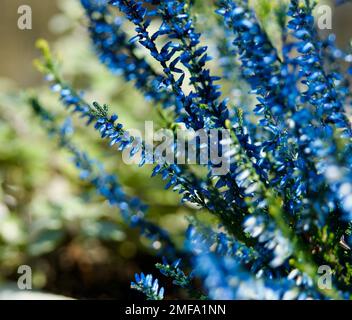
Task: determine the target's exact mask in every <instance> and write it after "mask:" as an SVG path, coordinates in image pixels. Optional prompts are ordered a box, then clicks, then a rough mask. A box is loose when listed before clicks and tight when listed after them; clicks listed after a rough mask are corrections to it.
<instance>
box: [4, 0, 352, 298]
mask: <svg viewBox="0 0 352 320" xmlns="http://www.w3.org/2000/svg"><path fill="white" fill-rule="evenodd" d="M257 1H259V2H260V1H261V0H257ZM206 2H207V1H203V4H205V6H203V9H204V8H205V9H204V10H209V7H208V8H206V7H207V4H206ZM209 2H211V1H209ZM23 4H26V5H30V6H31V8H32V13H33V28H32V30H25V31H21V30H19V29H18V27H17V19H18V17H19V15H18V13H17V9H18V7H19V6H20V5H23ZM351 16H352V5H351V4H347V5H344V6H342V7H339V8H335V9H334V16H333V27H334V30H333V32H334V33H336V35H337V39H338V43H339V45H340V46H342V47H346V46H347V45H348V43H349V39H351V38H352V28H351V27H352V20H351ZM38 38H45V39H47V40H48V41H49V42H50V44H51V45H52V47H53V49H54V51H55V52H56V53H57V54H58V55H59V57H60V59H61V61H62V72H63V74H64V75H65V77H66V78H67V79H69V80H70V81H71V82H72V83H73V84H74V85H75V87H76V88H82V89H84V90H85V91H86V98H87V100H88V101H92V100H97V101H100V102H102V103H105V102H107V103H109V104H110V105H111V106H112V108H113V110H114V111H116V112H118V114H119V116H120V118H121V122H122V123H125V124H126V126H127V127H132V128H143V124H144V121H145V120H151V119H153V118H155V117H154V114H153V112H154V111H153V110H154V109H153V108H152V107H151V106H150V105H148V103H146V102H145V101H144V99H143V97H141V96H140V95H139V94H138V93H137V92H136V91H135V90H134V89H133V85H132V84H126V83H124V81H122V80H121V79H119V78H117V77H114V76H112V75H110V74H109V72H108V71H107V70H105V68H104V67H103V66H101V65H100V64H99V62H98V60H97V58H96V56H95V55H94V53H93V52H92V50H91V46H90V42H89V38H88V34H87V31H86V29H85V20H84V13H83V11H82V9H81V7H80V5H79V1H78V0H57V1H55V0H50V1H42V0H26V1H24V0H0V44H1V49H0V295H1V292H3V291H4V290H10V291H11V290H15V289H14V288H16V285H15V284H16V281H17V279H18V276H19V275H18V274H17V269H18V267H19V266H20V265H23V264H26V265H29V266H31V267H32V270H33V287H34V289H35V290H38V291H43V292H50V293H55V294H59V295H63V296H67V297H73V298H113V299H125V298H131V299H132V298H133V299H134V298H139V296H138V294H136V293H135V292H132V291H131V290H129V285H130V280H132V278H133V274H134V273H135V272H140V271H144V272H152V273H154V274H157V270H156V269H155V268H153V266H154V264H155V263H157V262H159V260H158V258H157V257H155V252H154V251H153V249H152V248H150V246H148V244H146V243H144V242H143V241H142V240H141V239H140V238H139V235H138V231H135V230H130V229H128V228H127V227H126V226H124V224H123V223H121V219H120V218H119V214H118V212H116V210H115V209H112V208H110V207H109V206H108V204H106V203H105V202H104V201H103V200H102V199H101V198H99V197H98V196H96V194H95V192H94V190H92V189H91V188H90V186H89V185H86V184H85V183H83V182H82V181H81V180H80V179H79V178H78V175H77V171H76V169H75V168H74V166H73V165H72V164H71V163H70V161H68V160H69V155H68V154H66V153H65V152H64V151H61V150H59V148H58V147H57V144H56V142H55V140H51V139H49V138H48V136H47V134H46V133H45V130H44V129H43V128H41V125H40V122H39V121H38V120H37V119H36V118H35V117H34V116H33V115H32V114H31V111H30V108H29V107H28V106H27V105H26V103H25V102H24V101H25V100H24V97H25V95H26V94H28V93H31V92H39V93H40V97H41V99H42V100H43V101H44V102H45V105H46V106H47V107H48V108H49V109H50V110H52V111H54V112H56V113H57V114H58V117H62V118H63V117H64V116H65V115H64V112H63V111H61V110H62V107H61V106H60V105H59V103H58V102H57V99H56V97H55V95H52V94H51V93H50V91H49V90H48V89H47V87H46V84H45V83H44V81H43V79H42V76H41V75H40V74H39V73H38V72H37V71H36V69H35V68H34V67H33V64H32V61H33V59H34V58H37V57H38V56H39V52H38V51H37V50H36V49H35V45H34V43H35V41H36V40H37V39H38ZM160 125H162V124H160ZM76 130H77V134H76V135H75V141H76V142H77V143H79V144H80V145H82V149H83V150H87V151H89V152H90V153H91V155H93V156H94V157H96V158H97V159H99V160H104V163H105V165H106V167H107V169H108V170H109V171H110V172H116V173H118V174H119V176H120V180H121V182H122V183H123V184H124V185H125V186H126V188H127V190H128V192H129V193H130V194H132V195H137V196H139V197H141V198H142V199H143V200H144V201H145V202H147V203H148V204H149V205H150V217H151V219H152V220H154V221H157V222H158V223H160V224H161V225H162V226H163V227H165V228H167V229H168V230H169V231H170V232H171V234H172V235H173V236H174V237H175V239H176V241H178V242H179V243H181V242H182V234H183V232H184V230H185V228H186V226H187V221H186V219H185V216H187V215H192V214H195V212H196V209H194V208H188V207H187V206H186V207H185V206H181V205H180V203H179V198H178V196H177V194H174V193H172V192H171V191H165V190H164V188H163V186H164V185H163V183H162V182H161V181H160V180H159V179H158V178H155V179H150V178H149V177H150V171H149V170H148V169H149V168H148V167H146V168H143V169H140V168H137V167H134V166H126V165H124V164H122V161H120V158H119V156H118V154H117V153H116V152H114V151H113V150H111V149H109V148H108V147H107V146H106V145H105V143H104V142H102V141H101V140H100V139H99V138H98V137H97V135H96V134H95V132H94V130H92V128H85V127H82V126H80V125H79V124H77V128H76ZM202 214H203V215H204V216H205V215H206V214H205V213H202ZM197 216H199V212H197ZM161 280H165V279H161ZM163 285H164V286H166V287H167V284H166V281H164V282H163ZM173 290H174V289H173ZM173 294H174V292H173V291H169V295H168V297H170V298H172V296H173Z"/></svg>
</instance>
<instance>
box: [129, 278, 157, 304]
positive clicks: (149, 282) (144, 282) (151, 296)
mask: <svg viewBox="0 0 352 320" xmlns="http://www.w3.org/2000/svg"><path fill="white" fill-rule="evenodd" d="M135 279H136V280H135V282H132V283H131V288H132V289H135V290H138V291H141V292H143V293H144V294H145V296H146V297H147V299H148V300H163V298H164V288H163V287H161V288H160V289H159V283H158V279H155V280H154V281H153V276H152V275H151V274H148V275H146V276H145V275H144V273H143V272H142V273H141V274H140V275H139V274H137V273H136V275H135Z"/></svg>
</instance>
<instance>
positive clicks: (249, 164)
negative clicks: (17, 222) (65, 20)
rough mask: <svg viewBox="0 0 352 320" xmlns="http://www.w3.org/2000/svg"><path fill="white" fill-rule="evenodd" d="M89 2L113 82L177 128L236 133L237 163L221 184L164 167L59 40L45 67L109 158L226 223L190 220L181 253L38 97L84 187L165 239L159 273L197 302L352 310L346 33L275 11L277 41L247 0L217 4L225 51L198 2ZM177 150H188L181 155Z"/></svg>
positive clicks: (304, 14)
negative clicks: (83, 76)
mask: <svg viewBox="0 0 352 320" xmlns="http://www.w3.org/2000/svg"><path fill="white" fill-rule="evenodd" d="M80 2H81V5H82V8H83V10H84V12H85V19H86V23H87V29H88V32H89V35H90V38H91V43H92V48H93V50H94V51H95V53H96V54H97V57H98V58H99V60H100V61H101V63H102V64H104V65H105V67H106V68H107V69H108V70H109V71H111V73H112V74H114V75H116V76H119V77H122V78H123V80H124V81H126V82H132V83H133V84H134V87H135V90H138V91H140V92H141V93H142V94H143V95H144V97H145V99H146V100H147V101H148V102H149V103H150V105H151V107H154V108H161V109H165V110H168V111H169V114H171V115H172V119H170V123H171V124H173V125H174V126H173V127H174V128H175V126H183V127H185V128H186V129H192V130H205V131H206V132H208V131H209V130H214V129H215V130H218V131H219V132H220V131H221V130H226V132H228V135H227V136H226V138H225V137H223V138H222V139H220V140H221V141H220V142H219V143H218V144H217V148H218V151H219V153H222V152H225V154H224V157H225V158H226V161H228V164H229V166H228V170H227V172H226V173H224V174H214V169H216V167H217V164H216V163H213V162H212V161H210V160H209V161H208V162H207V163H206V164H204V163H203V164H199V166H202V169H203V170H206V172H207V173H206V174H196V173H194V171H193V170H192V168H190V166H189V165H188V164H187V163H186V164H178V163H177V162H176V163H173V162H170V161H169V162H168V161H163V159H162V155H161V154H159V153H158V152H154V151H151V150H153V148H150V147H151V146H150V145H148V143H147V142H146V141H145V140H143V139H140V138H138V137H134V136H133V135H132V134H130V133H129V131H128V130H127V129H125V128H124V126H123V125H122V124H121V123H119V122H118V116H117V115H115V114H110V111H109V108H108V107H107V106H106V105H103V106H102V105H101V104H99V103H98V102H92V103H90V102H87V101H85V100H84V98H83V96H82V95H81V94H79V93H78V92H77V90H75V89H74V88H73V87H72V86H71V85H70V84H69V83H67V82H66V81H64V80H63V79H62V77H61V75H60V70H59V68H58V64H57V63H56V61H55V58H54V56H53V54H52V53H51V51H50V49H49V47H48V45H47V43H46V42H44V41H43V40H41V41H39V42H38V46H39V48H40V49H41V50H42V52H43V58H42V59H41V60H40V61H38V62H37V65H38V67H39V69H40V71H41V72H42V73H44V74H45V76H46V79H47V80H48V81H49V82H50V86H51V88H52V90H53V91H54V92H57V93H58V95H59V98H60V100H61V102H62V104H63V105H64V106H65V107H66V108H67V109H68V110H70V111H71V112H73V113H75V114H78V115H79V116H80V117H81V118H85V119H87V124H88V125H89V124H90V123H93V124H94V128H95V130H96V131H97V132H98V133H99V134H100V136H101V138H102V139H106V140H108V141H109V144H110V146H111V148H113V149H116V150H117V151H118V152H124V151H126V150H128V152H129V156H130V157H131V158H132V157H135V156H136V154H137V153H138V154H139V165H140V166H144V165H145V163H153V164H154V169H153V170H152V172H151V175H152V176H155V175H161V176H162V178H163V179H164V180H167V185H166V187H167V188H170V187H171V188H172V189H173V190H174V191H175V192H178V193H179V194H180V200H181V202H182V203H188V204H192V205H196V206H197V207H198V208H203V209H204V210H207V211H209V213H210V214H212V215H214V216H215V217H216V218H217V220H216V221H218V222H217V223H216V224H215V225H206V224H205V223H201V222H200V221H199V220H198V219H194V218H189V220H188V221H189V226H188V229H187V232H186V233H185V236H184V245H183V246H182V247H180V246H176V247H177V248H176V247H175V245H174V243H173V240H172V237H171V236H170V235H168V233H167V230H163V229H161V228H159V227H158V226H156V225H154V224H152V223H150V222H149V221H148V220H147V218H146V207H145V206H144V205H142V204H141V201H140V200H132V199H131V198H130V197H129V196H128V195H126V193H125V192H124V191H123V189H122V187H121V186H120V184H119V183H118V178H117V177H115V176H112V175H109V174H107V173H105V171H102V170H101V169H100V171H98V173H95V172H96V167H98V164H97V163H95V162H94V161H91V160H90V159H89V157H87V156H85V155H84V153H81V151H78V150H77V149H76V147H73V146H72V144H71V142H69V140H68V139H67V137H66V135H62V133H60V132H61V131H60V130H58V129H57V127H55V126H56V124H55V116H53V115H50V116H48V113H47V112H46V111H45V109H44V108H43V107H42V106H41V105H40V103H39V102H38V100H36V99H32V100H31V104H32V106H33V108H34V110H35V111H36V113H37V114H38V115H39V116H40V117H41V118H42V120H43V121H45V122H46V123H49V128H51V131H54V132H55V133H56V135H57V137H58V138H59V141H61V146H63V147H65V148H68V149H69V150H70V151H71V153H73V156H74V159H75V163H76V166H77V167H78V169H79V170H80V173H81V177H83V178H84V179H86V180H88V181H90V183H91V184H92V185H93V186H94V187H95V188H96V189H97V192H98V193H100V194H102V195H103V196H104V197H105V198H106V199H108V200H109V202H110V203H111V204H112V205H115V206H116V207H117V208H118V209H119V211H120V213H121V215H122V216H123V217H124V220H125V221H126V222H127V223H128V224H129V225H131V226H132V227H134V226H138V227H140V230H141V236H143V235H146V236H147V237H149V238H151V239H152V240H155V239H158V241H160V242H161V244H162V247H161V249H160V252H159V253H160V256H164V258H162V261H161V262H160V263H159V264H157V269H159V270H160V271H161V273H162V274H163V275H164V276H166V277H168V278H170V280H171V281H172V283H173V284H174V285H175V286H178V287H179V288H180V290H184V291H185V292H186V294H188V295H189V297H193V298H194V297H196V298H199V299H350V297H351V294H352V292H351V288H350V284H351V277H352V252H351V250H352V236H351V234H352V227H351V220H352V169H351V167H352V157H351V155H352V153H351V150H352V149H351V147H352V141H351V138H352V128H351V123H350V120H349V109H350V107H351V91H350V76H351V73H352V72H351V70H352V67H351V65H350V64H351V62H352V52H351V48H347V49H340V48H338V47H337V45H336V43H335V37H334V35H329V36H328V37H324V36H322V35H321V34H320V32H319V30H318V29H317V26H316V24H315V22H316V21H315V18H314V15H313V10H314V7H315V5H316V3H315V1H310V0H290V1H281V2H280V5H277V6H275V8H274V9H273V11H274V15H275V17H276V18H277V19H276V21H273V22H272V23H276V24H277V29H278V32H279V33H280V35H279V38H280V39H281V43H279V44H278V43H273V41H272V38H271V37H270V35H269V34H268V33H267V30H265V28H264V27H263V24H262V23H261V21H260V19H259V18H258V15H257V13H256V11H255V8H253V7H252V6H251V3H249V2H248V1H247V0H218V1H214V10H213V11H214V12H213V16H212V17H211V18H212V19H213V20H212V21H217V23H216V25H215V27H216V28H219V29H221V31H220V34H222V37H221V41H219V39H215V38H214V37H216V32H214V30H206V29H207V28H212V27H214V26H208V25H207V24H205V26H204V25H203V26H199V25H198V19H199V16H202V14H203V15H204V13H202V12H199V13H198V14H197V12H196V10H197V8H198V6H194V4H195V3H197V1H188V0H161V1H159V0H144V1H136V0H112V1H108V0H81V1H80ZM338 2H340V3H342V2H341V1H338ZM207 14H208V13H207ZM203 18H205V19H206V18H208V17H203ZM131 27H132V28H131ZM131 30H133V32H132V31H131ZM132 33H133V34H132ZM207 37H208V38H207ZM205 43H207V45H206V44H205ZM210 54H212V55H214V58H212V57H211V56H210ZM210 61H211V62H210ZM222 85H223V86H224V85H226V86H229V87H231V85H233V87H234V88H236V89H237V90H238V87H239V88H240V95H241V99H237V100H238V101H236V102H233V101H231V98H227V97H226V96H224V94H223V91H222V87H221V86H222ZM238 103H240V104H238ZM241 103H243V105H241ZM54 128H56V129H54ZM49 131H50V130H49ZM225 146H226V148H225ZM203 147H204V146H202V145H201V144H198V145H197V150H198V151H199V152H202V148H203ZM170 148H171V151H173V152H177V147H176V145H175V144H172V145H170ZM224 150H225V151H224ZM181 260H182V262H181ZM168 261H171V262H170V263H169V262H168ZM181 265H182V266H183V267H184V270H185V271H184V270H181V268H180V266H181ZM320 266H328V267H329V268H330V270H331V274H329V275H327V276H330V278H331V279H330V280H331V283H330V282H328V284H327V283H325V282H324V281H321V277H322V275H321V274H320V273H319V267H320ZM153 278H154V277H153V276H152V275H144V274H143V273H142V274H141V275H139V274H136V277H135V281H134V282H132V284H131V287H132V288H134V289H136V290H139V291H141V292H143V293H145V294H146V297H147V299H155V300H160V299H163V298H164V295H165V296H166V297H167V292H165V293H164V289H163V288H160V289H159V283H158V280H153ZM195 280H197V281H195ZM199 283H200V285H199Z"/></svg>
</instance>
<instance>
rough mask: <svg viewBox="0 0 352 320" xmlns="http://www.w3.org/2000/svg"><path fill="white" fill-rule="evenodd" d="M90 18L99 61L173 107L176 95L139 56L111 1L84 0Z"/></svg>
mask: <svg viewBox="0 0 352 320" xmlns="http://www.w3.org/2000/svg"><path fill="white" fill-rule="evenodd" d="M81 3H82V6H83V7H84V9H85V10H86V14H87V18H88V21H89V31H90V36H91V39H92V43H93V45H94V48H95V50H96V51H97V54H98V55H99V58H100V61H101V62H102V63H103V64H105V65H106V66H107V67H108V68H109V70H111V72H112V73H114V74H117V75H120V74H121V75H123V76H124V78H125V79H126V80H127V81H134V82H135V85H136V87H137V88H138V89H140V90H141V91H142V93H143V94H144V95H145V97H146V98H147V99H148V100H152V101H153V102H156V103H161V104H162V105H163V106H164V107H171V106H174V105H175V103H176V101H175V100H174V99H173V96H172V95H170V94H168V92H167V91H165V90H163V89H162V88H161V87H160V85H159V84H160V79H161V76H160V75H159V74H158V73H157V72H156V71H155V70H154V69H153V68H152V67H151V66H150V65H149V64H148V62H147V61H146V60H145V59H144V58H140V57H139V56H138V53H137V49H138V48H137V47H136V46H135V44H134V43H131V42H129V41H128V35H127V34H126V33H125V32H124V30H123V25H122V23H123V22H122V20H121V19H120V18H116V17H113V16H112V14H111V13H110V11H109V8H108V6H107V3H108V0H104V1H96V0H81Z"/></svg>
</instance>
